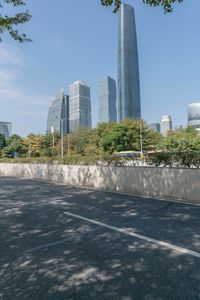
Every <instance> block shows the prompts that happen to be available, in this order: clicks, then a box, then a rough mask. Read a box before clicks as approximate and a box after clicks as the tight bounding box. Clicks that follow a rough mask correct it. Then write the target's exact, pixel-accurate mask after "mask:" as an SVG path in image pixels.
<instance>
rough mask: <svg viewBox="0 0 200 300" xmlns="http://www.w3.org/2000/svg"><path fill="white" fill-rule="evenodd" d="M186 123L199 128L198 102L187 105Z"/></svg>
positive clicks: (199, 112)
mask: <svg viewBox="0 0 200 300" xmlns="http://www.w3.org/2000/svg"><path fill="white" fill-rule="evenodd" d="M188 125H191V126H193V127H194V128H196V129H197V130H200V103H198V102H197V103H191V104H189V105H188Z"/></svg>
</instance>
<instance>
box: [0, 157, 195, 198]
mask: <svg viewBox="0 0 200 300" xmlns="http://www.w3.org/2000/svg"><path fill="white" fill-rule="evenodd" d="M0 175H5V176H17V177H24V178H32V179H33V178H35V179H41V180H48V181H52V182H59V183H63V184H67V185H73V186H82V187H89V188H95V189H101V190H102V189H105V190H112V191H118V192H123V193H131V194H136V195H146V196H150V195H151V196H154V197H164V198H176V199H177V200H178V199H180V200H181V201H186V202H193V203H199V204H200V169H180V168H150V167H99V166H68V165H44V164H3V163H0Z"/></svg>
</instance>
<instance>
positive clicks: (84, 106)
mask: <svg viewBox="0 0 200 300" xmlns="http://www.w3.org/2000/svg"><path fill="white" fill-rule="evenodd" d="M69 94H70V95H69V120H70V121H69V122H70V124H69V130H70V132H74V131H76V130H78V129H80V128H91V127H92V117H91V100H90V88H89V87H88V86H87V85H86V84H85V83H84V82H82V81H75V82H74V83H73V84H72V85H70V93H69Z"/></svg>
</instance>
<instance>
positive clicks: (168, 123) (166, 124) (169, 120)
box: [161, 115, 172, 135]
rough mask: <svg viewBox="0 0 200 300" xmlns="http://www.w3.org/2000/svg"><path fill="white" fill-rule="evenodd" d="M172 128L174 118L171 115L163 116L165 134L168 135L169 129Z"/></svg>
mask: <svg viewBox="0 0 200 300" xmlns="http://www.w3.org/2000/svg"><path fill="white" fill-rule="evenodd" d="M170 130H172V118H171V116H169V115H165V116H162V120H161V132H162V134H163V135H167V133H168V131H170Z"/></svg>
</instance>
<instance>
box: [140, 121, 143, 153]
mask: <svg viewBox="0 0 200 300" xmlns="http://www.w3.org/2000/svg"><path fill="white" fill-rule="evenodd" d="M140 156H141V158H143V147H142V124H140Z"/></svg>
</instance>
